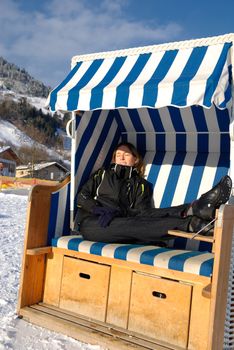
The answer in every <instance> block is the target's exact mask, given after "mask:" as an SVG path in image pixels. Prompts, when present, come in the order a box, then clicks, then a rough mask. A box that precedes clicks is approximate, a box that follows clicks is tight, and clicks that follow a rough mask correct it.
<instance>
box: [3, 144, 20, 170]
mask: <svg viewBox="0 0 234 350" xmlns="http://www.w3.org/2000/svg"><path fill="white" fill-rule="evenodd" d="M7 153H8V154H10V155H11V157H12V158H13V159H14V161H15V162H16V164H17V165H19V164H21V163H22V162H21V160H20V158H19V156H18V155H17V153H16V152H15V151H14V150H13V149H12V148H11V147H10V146H0V157H1V158H4V154H7Z"/></svg>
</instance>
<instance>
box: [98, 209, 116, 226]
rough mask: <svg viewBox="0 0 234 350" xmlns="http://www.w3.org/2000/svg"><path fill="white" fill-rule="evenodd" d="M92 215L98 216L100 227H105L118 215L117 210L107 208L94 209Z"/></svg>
mask: <svg viewBox="0 0 234 350" xmlns="http://www.w3.org/2000/svg"><path fill="white" fill-rule="evenodd" d="M93 214H94V215H97V216H99V218H98V223H99V225H100V226H101V227H107V226H108V225H109V224H110V222H111V221H112V220H113V218H114V217H115V216H117V215H118V214H119V211H118V210H117V209H112V208H108V207H98V206H96V207H94V208H93Z"/></svg>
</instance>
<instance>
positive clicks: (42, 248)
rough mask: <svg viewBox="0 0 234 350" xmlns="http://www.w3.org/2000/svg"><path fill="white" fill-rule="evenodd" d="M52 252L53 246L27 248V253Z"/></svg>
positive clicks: (40, 253)
mask: <svg viewBox="0 0 234 350" xmlns="http://www.w3.org/2000/svg"><path fill="white" fill-rule="evenodd" d="M51 252H52V247H39V248H33V249H27V251H26V254H27V255H43V254H48V253H51Z"/></svg>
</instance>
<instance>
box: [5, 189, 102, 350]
mask: <svg viewBox="0 0 234 350" xmlns="http://www.w3.org/2000/svg"><path fill="white" fill-rule="evenodd" d="M17 193H18V194H17ZM20 194H21V195H20ZM27 203H28V200H27V195H25V191H19V190H18V191H17V190H15V193H14V192H13V193H12V191H10V193H9V192H7V191H6V192H5V191H2V192H0V290H1V294H0V320H1V323H0V350H7V349H11V350H33V349H35V350H81V349H82V350H101V347H100V346H98V345H90V344H84V343H81V342H79V341H77V340H75V339H72V338H69V337H66V336H64V335H62V334H59V333H55V332H51V331H49V330H47V329H44V328H41V327H37V326H34V325H32V324H30V323H27V322H25V321H24V320H23V319H19V318H18V317H17V313H16V308H17V298H18V290H19V279H20V270H21V261H22V251H23V243H24V229H25V224H26V211H27Z"/></svg>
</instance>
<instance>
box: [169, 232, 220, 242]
mask: <svg viewBox="0 0 234 350" xmlns="http://www.w3.org/2000/svg"><path fill="white" fill-rule="evenodd" d="M168 234H169V235H171V236H177V237H184V238H188V239H195V240H196V241H202V242H209V243H213V242H214V237H213V236H202V235H197V236H195V237H194V238H192V236H193V235H194V233H191V232H184V231H177V230H169V231H168Z"/></svg>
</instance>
